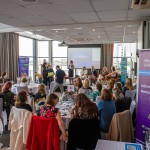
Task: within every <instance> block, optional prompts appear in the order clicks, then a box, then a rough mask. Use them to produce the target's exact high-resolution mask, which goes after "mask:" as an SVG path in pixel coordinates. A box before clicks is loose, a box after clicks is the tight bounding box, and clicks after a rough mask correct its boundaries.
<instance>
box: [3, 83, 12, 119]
mask: <svg viewBox="0 0 150 150" xmlns="http://www.w3.org/2000/svg"><path fill="white" fill-rule="evenodd" d="M11 87H12V83H11V82H10V81H7V82H6V83H5V84H4V86H3V87H2V93H1V94H0V97H2V99H3V111H5V110H6V113H7V120H8V119H9V115H10V110H11V107H12V106H13V105H14V93H12V92H11Z"/></svg>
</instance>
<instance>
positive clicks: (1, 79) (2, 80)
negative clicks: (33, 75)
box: [0, 72, 9, 83]
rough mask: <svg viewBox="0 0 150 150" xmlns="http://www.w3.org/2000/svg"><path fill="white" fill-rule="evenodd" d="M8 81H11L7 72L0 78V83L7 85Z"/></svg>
mask: <svg viewBox="0 0 150 150" xmlns="http://www.w3.org/2000/svg"><path fill="white" fill-rule="evenodd" d="M7 81H9V80H8V79H7V72H3V73H2V75H1V77H0V83H6V82H7Z"/></svg>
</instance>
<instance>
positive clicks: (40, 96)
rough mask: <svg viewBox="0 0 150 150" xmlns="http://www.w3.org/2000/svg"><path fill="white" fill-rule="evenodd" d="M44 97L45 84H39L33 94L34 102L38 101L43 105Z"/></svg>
mask: <svg viewBox="0 0 150 150" xmlns="http://www.w3.org/2000/svg"><path fill="white" fill-rule="evenodd" d="M45 99H46V89H45V84H40V85H39V86H38V90H37V93H36V94H35V97H34V102H35V104H37V103H39V102H40V104H39V105H43V104H44V103H45Z"/></svg>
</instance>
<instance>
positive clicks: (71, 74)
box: [68, 60, 74, 84]
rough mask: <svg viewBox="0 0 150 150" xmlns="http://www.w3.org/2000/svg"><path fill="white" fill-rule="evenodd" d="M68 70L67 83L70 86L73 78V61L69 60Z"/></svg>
mask: <svg viewBox="0 0 150 150" xmlns="http://www.w3.org/2000/svg"><path fill="white" fill-rule="evenodd" d="M68 69H69V72H68V74H69V82H70V84H73V76H74V64H73V61H72V60H70V64H69V66H68Z"/></svg>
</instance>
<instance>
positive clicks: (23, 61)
mask: <svg viewBox="0 0 150 150" xmlns="http://www.w3.org/2000/svg"><path fill="white" fill-rule="evenodd" d="M23 73H26V74H27V76H29V58H28V57H20V58H19V77H21V75H22V74H23Z"/></svg>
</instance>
